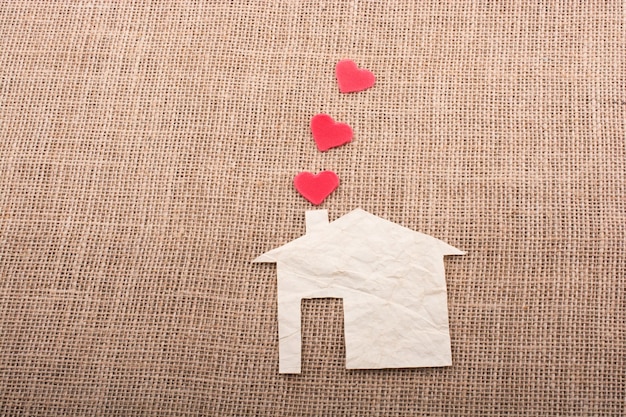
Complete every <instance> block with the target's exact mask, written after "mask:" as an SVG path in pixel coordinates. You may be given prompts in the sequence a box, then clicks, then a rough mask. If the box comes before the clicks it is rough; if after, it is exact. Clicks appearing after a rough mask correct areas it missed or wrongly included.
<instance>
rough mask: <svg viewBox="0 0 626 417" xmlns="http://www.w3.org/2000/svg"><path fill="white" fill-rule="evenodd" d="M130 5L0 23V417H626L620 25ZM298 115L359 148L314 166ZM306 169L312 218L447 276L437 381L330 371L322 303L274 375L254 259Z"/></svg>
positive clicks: (525, 11) (28, 14)
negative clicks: (445, 251) (343, 65)
mask: <svg viewBox="0 0 626 417" xmlns="http://www.w3.org/2000/svg"><path fill="white" fill-rule="evenodd" d="M127 3H130V2H119V3H118V2H110V1H89V2H88V1H82V2H81V1H65V2H30V1H29V2H27V1H4V2H2V4H1V5H0V43H1V48H0V414H1V415H7V416H9V415H11V416H12V415H35V416H60V415H76V416H87V415H94V416H95V415H112V416H126V415H160V416H168V415H189V416H190V415H336V416H339V415H385V416H386V415H457V416H476V415H481V416H499V415H505V414H507V415H528V416H547V415H624V414H625V413H626V400H625V389H626V388H625V387H626V360H625V357H626V356H625V355H626V352H625V351H626V346H625V339H626V324H625V323H626V314H625V312H626V298H625V296H624V286H625V285H626V261H625V258H626V250H625V249H624V246H625V245H624V242H625V240H626V214H625V213H626V181H625V176H626V174H625V172H626V162H625V161H626V158H625V156H626V155H625V154H626V150H625V149H626V145H625V132H624V120H625V107H626V67H625V62H624V61H625V60H624V56H625V52H626V51H625V47H624V45H625V43H624V16H625V15H624V6H623V2H622V1H618V0H615V1H604V0H602V1H600V0H593V1H591V0H590V1H556V0H555V1H544V2H533V1H506V2H505V1H502V2H495V1H486V0H484V1H480V0H475V1H456V2H447V1H441V0H432V1H421V0H420V1H408V0H407V1H402V2H385V1H364V0H361V1H356V0H354V1H345V2H344V1H337V2H320V1H311V2H300V1H285V2H270V1H259V2H255V1H250V2H239V1H229V2H226V1H224V2H210V1H207V2H182V3H173V2H165V1H164V2H145V3H139V2H134V3H132V4H127ZM535 3H538V4H535ZM539 3H540V5H539ZM342 58H351V59H353V60H355V61H356V62H357V63H358V64H359V65H360V66H363V67H366V68H368V69H370V70H372V71H373V72H374V73H375V74H376V76H377V83H376V86H375V87H374V88H373V89H371V90H367V91H365V92H361V93H357V94H349V95H344V94H339V92H338V89H337V86H336V82H335V80H334V65H335V63H336V62H337V61H338V60H340V59H342ZM318 112H325V113H328V114H331V115H332V116H333V117H335V118H336V119H337V120H340V121H343V122H346V123H349V124H350V125H351V126H352V127H353V129H354V132H355V138H354V141H353V142H352V143H350V144H349V145H346V146H344V147H342V148H338V149H333V150H331V151H329V152H326V153H320V152H318V151H317V150H316V148H315V145H314V143H313V141H312V139H311V136H310V132H309V127H308V125H309V120H310V118H311V117H312V116H313V115H314V114H316V113H318ZM322 169H332V170H334V171H336V172H337V173H338V175H339V176H340V178H341V185H340V187H339V189H338V190H337V191H336V192H335V193H334V194H332V195H331V196H330V197H329V198H328V200H327V201H326V202H325V203H324V204H323V205H322V208H326V209H328V210H329V212H330V217H331V220H332V219H334V218H337V217H339V216H341V215H343V214H345V213H346V212H348V211H350V210H352V209H354V208H357V207H361V208H363V209H365V210H367V211H369V212H371V213H373V214H376V215H378V216H381V217H384V218H387V219H389V220H391V221H394V222H396V223H399V224H402V225H404V226H407V227H409V228H411V229H414V230H418V231H420V232H423V233H427V234H429V235H432V236H434V237H437V238H439V239H442V240H444V241H446V242H448V243H450V244H451V245H453V246H455V247H458V248H461V249H463V250H465V251H467V252H468V255H466V256H463V257H450V258H448V259H447V260H446V277H447V282H448V292H449V294H448V298H449V309H450V326H451V336H452V355H453V361H454V365H453V366H452V367H450V368H440V369H435V368H432V369H428V368H427V369H402V370H371V371H370V370H366V371H347V370H345V369H344V367H345V359H344V354H345V350H344V347H343V346H344V345H343V343H344V342H343V335H342V333H343V324H342V319H341V315H342V304H341V301H340V300H329V299H322V300H309V301H305V302H303V369H302V371H303V373H302V374H301V375H292V376H285V375H279V374H278V341H277V322H276V281H275V280H276V271H275V268H274V267H273V266H272V265H253V264H251V263H250V261H251V260H252V259H253V258H254V257H256V256H258V255H260V254H261V253H263V252H265V251H267V250H269V249H270V248H273V247H276V246H280V245H282V244H284V243H286V242H288V241H290V240H292V239H294V238H296V237H298V236H300V235H302V234H303V233H304V211H305V210H306V209H309V208H310V207H311V205H310V204H309V203H307V202H306V201H305V200H304V199H303V198H301V197H300V196H299V195H298V194H297V193H296V191H295V190H294V189H293V187H292V185H291V180H292V178H293V176H294V175H295V174H296V173H297V172H299V171H302V170H309V171H319V170H322Z"/></svg>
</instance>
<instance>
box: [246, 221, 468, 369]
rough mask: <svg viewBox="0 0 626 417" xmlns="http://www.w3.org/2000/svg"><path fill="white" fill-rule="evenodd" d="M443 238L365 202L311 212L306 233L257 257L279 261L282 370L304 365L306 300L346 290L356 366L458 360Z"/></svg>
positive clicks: (448, 249)
mask: <svg viewBox="0 0 626 417" xmlns="http://www.w3.org/2000/svg"><path fill="white" fill-rule="evenodd" d="M463 254H464V252H463V251H461V250H459V249H456V248H454V247H452V246H450V245H448V244H446V243H444V242H442V241H441V240H438V239H435V238H434V237H431V236H428V235H425V234H423V233H419V232H415V231H413V230H411V229H408V228H406V227H403V226H400V225H398V224H395V223H393V222H390V221H388V220H385V219H382V218H380V217H377V216H375V215H373V214H371V213H368V212H366V211H364V210H362V209H356V210H354V211H351V212H350V213H348V214H346V215H344V216H342V217H340V218H339V219H337V220H335V221H333V222H331V223H329V222H328V212H327V211H326V210H313V211H307V212H306V235H304V236H302V237H300V238H298V239H296V240H293V241H291V242H289V243H287V244H285V245H283V246H281V247H279V248H276V249H273V250H271V251H269V252H267V253H265V254H263V255H261V256H259V257H258V258H257V259H255V260H254V262H271V263H276V265H277V275H278V335H279V372H280V373H288V374H294V373H300V369H301V350H302V349H301V343H302V341H301V313H300V307H301V300H302V299H303V298H342V299H343V306H344V327H345V343H346V367H347V368H348V369H375V368H407V367H410V368H414V367H435V366H437V367H438V366H450V365H451V364H452V355H451V349H450V333H449V329H448V306H447V292H446V280H445V272H444V264H443V257H444V255H463Z"/></svg>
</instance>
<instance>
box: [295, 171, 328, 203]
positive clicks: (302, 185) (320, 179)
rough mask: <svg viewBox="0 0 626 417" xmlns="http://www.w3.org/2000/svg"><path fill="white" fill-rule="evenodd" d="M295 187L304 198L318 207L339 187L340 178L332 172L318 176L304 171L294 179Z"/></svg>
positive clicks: (321, 173) (325, 172)
mask: <svg viewBox="0 0 626 417" xmlns="http://www.w3.org/2000/svg"><path fill="white" fill-rule="evenodd" d="M293 186H294V187H296V190H298V192H299V193H300V194H302V197H304V198H306V199H307V200H309V201H310V202H311V203H313V204H315V205H316V206H318V205H320V204H322V201H324V199H325V198H326V197H328V195H329V194H330V193H332V192H333V191H335V189H336V188H337V187H338V186H339V177H338V176H337V174H335V173H334V172H332V171H322V172H320V173H319V174H317V175H315V174H312V173H310V172H306V171H304V172H301V173H299V174H298V175H296V176H295V177H294V179H293Z"/></svg>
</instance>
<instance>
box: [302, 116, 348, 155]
mask: <svg viewBox="0 0 626 417" xmlns="http://www.w3.org/2000/svg"><path fill="white" fill-rule="evenodd" d="M311 132H313V139H314V140H315V143H316V144H317V149H319V150H320V151H322V152H324V151H327V150H329V149H330V148H336V147H337V146H341V145H344V144H346V143H348V142H350V141H351V140H352V128H350V126H348V125H347V124H345V123H337V122H335V121H334V120H333V118H332V117H330V116H329V115H327V114H316V115H315V116H313V118H312V119H311Z"/></svg>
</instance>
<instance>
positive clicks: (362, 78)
mask: <svg viewBox="0 0 626 417" xmlns="http://www.w3.org/2000/svg"><path fill="white" fill-rule="evenodd" d="M335 75H336V76H337V84H339V91H341V92H342V93H354V92H356V91H363V90H367V89H368V88H370V87H372V86H373V85H374V83H375V82H376V77H374V74H372V72H371V71H368V70H366V69H359V67H357V65H356V63H355V62H354V61H351V60H349V59H344V60H342V61H339V62H337V66H336V67H335Z"/></svg>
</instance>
